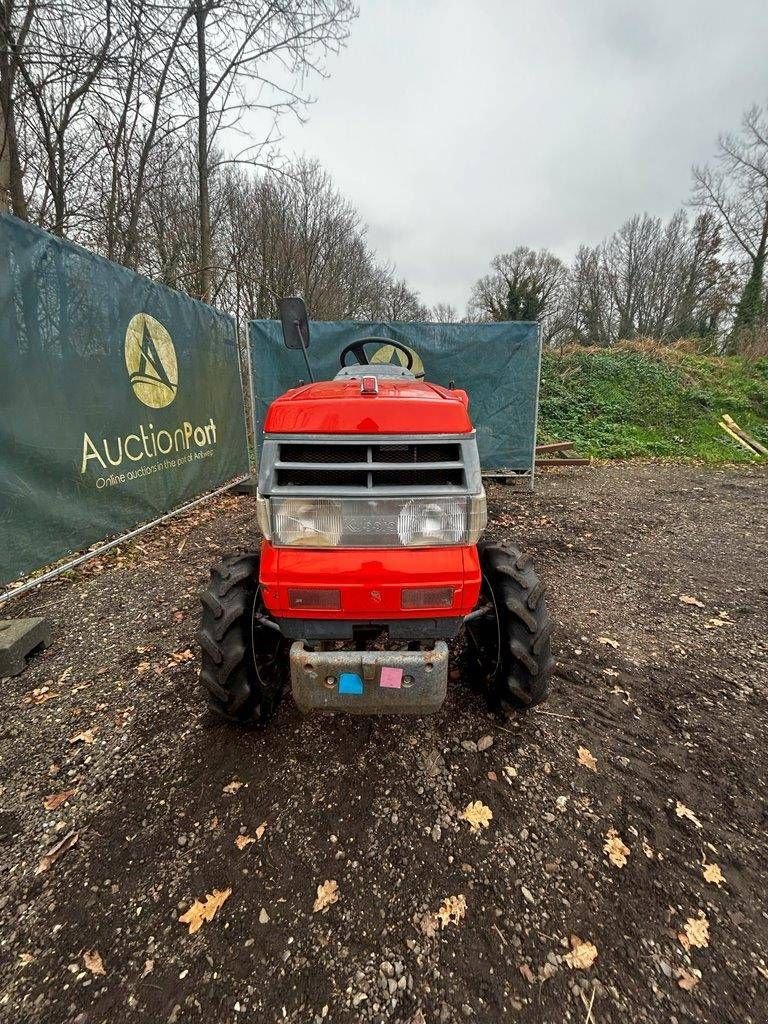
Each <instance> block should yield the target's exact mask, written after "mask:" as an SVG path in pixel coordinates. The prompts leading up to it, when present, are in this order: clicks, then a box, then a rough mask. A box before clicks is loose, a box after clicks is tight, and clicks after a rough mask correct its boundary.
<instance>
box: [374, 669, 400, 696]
mask: <svg viewBox="0 0 768 1024" xmlns="http://www.w3.org/2000/svg"><path fill="white" fill-rule="evenodd" d="M402 682H403V670H402V669H401V668H391V667H390V666H389V665H385V666H384V668H382V670H381V679H379V686H387V687H389V689H391V690H399V689H400V687H401V685H402Z"/></svg>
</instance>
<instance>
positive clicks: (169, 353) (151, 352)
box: [80, 313, 217, 490]
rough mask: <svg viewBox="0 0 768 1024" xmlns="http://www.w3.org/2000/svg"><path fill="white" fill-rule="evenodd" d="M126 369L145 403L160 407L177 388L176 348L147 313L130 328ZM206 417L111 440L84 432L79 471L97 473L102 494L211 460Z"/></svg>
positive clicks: (212, 438)
mask: <svg viewBox="0 0 768 1024" xmlns="http://www.w3.org/2000/svg"><path fill="white" fill-rule="evenodd" d="M125 365H126V367H127V369H128V379H129V380H130V382H131V387H132V389H133V393H134V395H135V396H136V398H138V400H139V401H140V402H141V403H142V404H143V405H146V406H148V407H149V408H150V409H163V408H164V407H165V406H168V405H170V404H171V402H172V401H173V400H174V398H175V397H176V393H177V391H178V388H179V367H178V363H177V361H176V349H175V348H174V346H173V342H172V341H171V336H170V334H169V333H168V331H167V330H166V329H165V327H163V325H162V324H161V323H160V321H159V320H155V318H154V317H152V316H150V315H149V314H148V313H137V314H136V315H135V316H133V317H132V318H131V320H130V323H129V324H128V328H127V330H126V332H125ZM207 415H208V414H207V412H206V413H205V414H204V417H205V416H207ZM204 417H203V422H198V423H190V422H189V420H181V421H177V422H176V423H171V424H168V423H166V426H165V427H163V428H160V429H159V428H157V427H155V425H154V423H149V422H146V423H137V424H136V425H135V427H134V429H133V430H131V431H130V432H129V433H126V434H117V435H113V436H112V437H99V436H98V435H94V436H93V437H92V436H91V435H90V434H89V433H88V432H87V431H84V432H83V457H82V460H81V463H80V473H81V475H85V474H86V473H90V474H95V476H96V480H95V483H96V489H97V490H103V489H104V488H105V487H115V486H118V485H120V484H124V483H126V482H127V481H132V480H138V479H140V478H142V477H147V476H150V475H152V474H154V473H160V472H165V471H168V470H179V469H181V468H182V467H184V466H186V465H188V464H190V463H192V462H196V461H198V460H201V459H208V458H211V457H213V455H214V453H215V449H216V445H217V436H216V422H215V420H214V419H213V417H212V416H209V417H208V420H207V422H205V420H204ZM101 474H103V475H101Z"/></svg>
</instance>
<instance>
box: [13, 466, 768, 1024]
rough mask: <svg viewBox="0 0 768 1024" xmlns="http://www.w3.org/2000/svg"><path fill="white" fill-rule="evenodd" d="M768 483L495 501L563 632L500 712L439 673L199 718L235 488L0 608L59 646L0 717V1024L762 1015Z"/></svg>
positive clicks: (729, 474)
mask: <svg viewBox="0 0 768 1024" xmlns="http://www.w3.org/2000/svg"><path fill="white" fill-rule="evenodd" d="M767 483H768V475H766V473H765V472H761V471H759V470H756V469H744V470H738V471H737V470H728V469H721V470H705V469H701V468H697V467H690V466H680V465H670V464H665V465H660V464H633V465H603V466H596V467H590V468H588V469H584V470H581V471H578V470H577V471H574V470H571V471H568V472H566V473H562V474H552V475H548V476H545V477H543V478H542V479H541V480H540V481H539V485H538V487H537V491H536V493H535V494H534V495H532V496H531V495H524V494H520V493H517V492H516V491H514V490H513V489H508V488H505V487H503V486H499V485H493V486H492V487H491V488H490V494H489V498H490V511H491V519H492V523H491V526H490V530H489V533H490V534H491V536H495V537H497V538H502V537H509V538H512V539H515V540H516V541H517V542H519V543H521V544H522V545H523V546H524V547H525V548H527V549H528V550H530V551H531V552H532V553H533V554H534V555H535V557H536V560H537V565H538V569H539V571H540V572H541V574H542V575H543V576H544V577H545V578H546V579H547V580H548V581H549V584H550V608H551V611H552V613H553V616H554V618H555V619H556V620H557V622H558V623H559V626H558V631H557V633H556V636H555V639H554V651H555V655H556V657H557V660H558V669H557V678H556V680H555V686H554V692H553V695H552V698H551V699H550V701H549V703H547V704H546V705H545V706H544V707H542V708H539V709H536V710H535V711H533V712H530V713H528V714H527V715H525V716H516V717H512V718H509V719H503V718H499V717H495V716H493V715H491V714H489V712H488V711H487V710H486V708H485V705H484V702H483V699H482V697H481V696H480V695H479V694H477V693H476V692H474V691H473V688H472V686H471V685H470V684H471V682H472V680H471V679H469V680H465V679H460V678H457V676H458V673H457V672H454V678H453V679H452V680H451V684H450V687H449V698H448V701H447V703H446V705H445V707H444V708H443V710H442V711H441V712H440V713H439V714H438V715H436V716H434V717H432V718H428V719H373V718H371V719H367V718H362V719H361V718H345V717H342V716H335V717H310V718H302V717H301V716H300V715H299V713H298V712H297V710H296V709H295V707H294V706H293V705H292V703H291V701H290V699H286V700H285V701H284V703H283V705H282V706H281V709H280V711H279V712H278V715H277V717H276V719H275V720H274V722H273V723H272V724H271V725H270V726H269V728H267V729H266V730H264V731H258V732H242V731H238V730H237V729H234V728H230V727H228V726H223V725H221V724H219V723H218V722H216V721H214V720H212V719H211V718H210V717H209V715H208V714H207V712H206V711H205V710H204V707H203V705H202V702H201V698H200V695H199V693H198V690H197V688H196V670H197V656H198V654H197V648H196V645H195V642H194V635H195V630H196V628H197V618H198V605H197V598H198V592H199V590H200V589H201V587H202V586H203V585H204V583H205V581H206V579H207V569H208V564H209V563H210V562H211V561H212V560H215V559H216V558H217V557H218V556H220V555H221V554H223V553H225V552H227V551H230V550H234V549H238V548H240V549H247V548H250V547H253V546H254V544H255V527H254V505H253V499H251V498H248V497H227V498H223V499H220V500H217V501H215V502H212V503H211V504H210V505H207V506H202V507H201V508H200V509H198V510H196V511H195V512H194V513H191V514H190V515H188V516H186V517H184V518H180V519H177V520H175V521H173V522H172V523H171V524H170V525H167V526H165V527H164V528H157V529H155V530H153V531H151V532H149V533H148V534H145V535H144V536H143V537H140V538H138V540H137V541H136V542H134V543H133V544H131V545H129V546H126V547H125V548H123V549H122V550H120V551H117V552H116V553H114V554H110V555H109V556H106V557H103V558H101V559H99V560H98V561H95V562H92V563H90V564H89V565H88V566H87V567H86V568H84V569H83V570H82V571H80V572H78V573H77V574H75V575H71V576H70V577H68V578H66V579H61V580H59V581H56V582H53V583H50V584H47V585H45V586H43V587H41V588H39V589H38V590H37V591H36V592H33V593H32V594H29V595H25V596H23V597H21V598H19V599H17V600H16V601H15V602H13V603H12V604H11V605H10V606H6V608H5V609H4V614H6V615H8V614H10V615H14V616H20V615H23V614H44V615H47V616H49V617H50V619H51V622H52V624H53V633H54V643H53V646H52V647H51V648H50V650H48V651H47V652H46V653H45V654H44V655H42V656H38V657H36V658H34V659H33V660H32V661H31V662H30V664H29V666H28V668H27V670H26V671H25V672H24V673H23V674H22V675H21V676H18V677H16V678H14V679H11V680H5V681H4V685H3V689H2V694H1V696H0V699H1V700H2V725H1V726H0V765H1V766H2V784H1V785H0V795H1V797H2V809H1V811H0V870H2V875H3V877H2V888H1V890H0V893H1V895H0V901H1V902H0V911H1V913H2V917H1V922H2V923H1V924H0V938H1V940H2V941H1V947H0V948H1V955H0V974H1V977H2V986H1V988H0V1019H2V1020H3V1021H9V1022H10V1021H13V1022H14V1024H16V1022H21V1021H24V1022H27V1021H29V1022H45V1024H48V1022H50V1024H62V1022H65V1021H66V1022H69V1021H77V1022H79V1024H96V1022H102V1021H109V1022H116V1021H118V1022H122V1021H134V1020H136V1021H138V1020H140V1021H148V1022H152V1024H155V1022H158V1024H164V1022H166V1021H168V1022H174V1021H179V1022H181V1021H205V1022H207V1024H213V1022H237V1021H259V1022H273V1021H274V1022H277V1021H291V1022H296V1024H318V1022H323V1021H333V1022H345V1024H346V1022H369V1021H377V1022H383V1021H407V1022H411V1024H425V1022H433V1021H435V1022H437V1021H439V1022H443V1024H446V1022H459V1021H478V1022H496V1021H505V1022H506V1021H522V1022H533V1021H535V1022H542V1021H545V1022H553V1024H554V1022H562V1021H575V1022H580V1024H586V1022H587V1021H588V1020H590V1021H592V1022H593V1024H606V1022H619V1021H621V1022H626V1021H648V1022H657V1021H664V1022H669V1024H682V1022H684V1021H696V1022H711V1024H730V1022H733V1024H736V1022H739V1024H762V1022H764V1021H765V1020H766V1019H767V1018H768V920H767V917H766V910H765V888H766V878H767V877H768V876H767V875H766V867H767V864H766V862H767V860H768V844H766V840H765V834H766V824H767V821H766V805H765V792H766V790H765V782H766V779H765V775H766V740H765V736H766V722H767V716H766V695H767V691H768V641H767V639H766V625H767V624H768V623H767V621H766V620H767V619H768V615H767V611H768V572H767V571H766V568H767V566H768V533H767V531H766V522H767V521H768V489H767V488H766V484H767ZM579 748H582V750H581V753H579ZM475 801H479V802H481V804H482V805H483V807H485V808H488V809H490V811H491V813H492V817H490V818H488V816H487V814H486V815H485V818H484V820H485V825H484V824H483V820H481V821H479V822H478V823H477V824H476V826H475V828H474V830H473V826H472V824H471V822H470V820H467V817H463V814H464V811H465V809H466V808H467V806H468V805H469V804H470V803H474V802H475ZM475 809H477V808H475ZM480 810H481V812H482V808H481V809H480ZM468 817H469V818H470V819H471V818H472V813H470V814H469V815H468ZM480 818H481V819H483V814H482V813H481V815H480ZM612 830H613V831H612ZM238 839H239V843H238ZM247 840H253V841H250V842H249V841H247ZM55 844H61V847H60V850H61V852H60V854H59V856H58V858H56V857H55V856H51V857H50V858H49V860H48V861H44V860H42V858H43V857H44V855H45V854H46V853H48V852H49V851H51V850H52V848H54V846H55ZM241 847H242V848H241ZM41 868H42V869H43V870H41ZM718 869H719V870H718ZM331 883H335V885H333V884H331ZM319 886H320V887H321V890H320V894H318V887H319ZM227 890H231V892H230V894H229V896H228V898H226V900H224V902H220V901H221V897H220V896H219V897H218V898H217V900H218V901H219V902H220V906H219V907H218V909H216V900H214V901H213V902H210V903H208V904H206V905H205V906H206V907H207V908H208V911H209V912H208V918H209V919H208V920H205V921H204V922H203V923H202V926H201V927H200V929H199V930H198V931H196V932H194V933H190V931H189V928H188V925H187V923H184V922H180V921H179V918H180V917H182V916H187V915H186V912H187V911H188V910H190V908H191V909H192V919H193V920H194V918H195V913H196V912H197V911H199V910H200V909H201V907H200V904H199V903H198V904H195V901H196V900H198V901H203V900H205V897H206V894H214V891H218V892H220V893H226V892H227ZM334 895H335V896H336V899H335V901H332V900H333V896H334ZM324 897H325V900H324ZM323 902H326V903H327V905H326V907H325V909H324V910H323V909H317V910H315V909H314V907H315V906H316V905H318V907H319V906H320V905H321V904H322V903H323ZM197 916H198V918H199V916H200V915H199V914H198V915H197Z"/></svg>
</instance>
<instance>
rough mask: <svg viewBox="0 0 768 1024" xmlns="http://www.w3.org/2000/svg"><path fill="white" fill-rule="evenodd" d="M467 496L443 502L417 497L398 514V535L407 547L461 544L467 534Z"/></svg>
mask: <svg viewBox="0 0 768 1024" xmlns="http://www.w3.org/2000/svg"><path fill="white" fill-rule="evenodd" d="M466 525H467V507H466V499H465V498H459V499H455V498H453V499H452V498H449V499H448V500H447V501H446V500H440V501H430V502H425V501H419V500H418V499H413V500H411V501H409V502H408V504H407V505H404V506H403V508H402V510H401V511H400V515H399V516H398V517H397V536H398V537H399V538H400V543H401V544H402V545H403V546H404V547H407V548H408V547H433V548H434V547H442V546H444V545H446V544H459V543H460V541H461V538H462V537H463V536H464V534H465V533H466Z"/></svg>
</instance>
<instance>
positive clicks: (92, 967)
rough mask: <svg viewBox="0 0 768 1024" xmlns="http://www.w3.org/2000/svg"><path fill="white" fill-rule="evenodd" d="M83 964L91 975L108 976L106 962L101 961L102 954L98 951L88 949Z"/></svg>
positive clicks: (84, 954)
mask: <svg viewBox="0 0 768 1024" xmlns="http://www.w3.org/2000/svg"><path fill="white" fill-rule="evenodd" d="M83 962H84V963H85V966H86V967H87V968H88V970H89V971H90V972H91V974H106V973H107V972H106V971H105V970H104V961H103V960H102V959H101V954H100V953H99V952H98V950H95V949H87V950H86V951H85V953H83Z"/></svg>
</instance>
